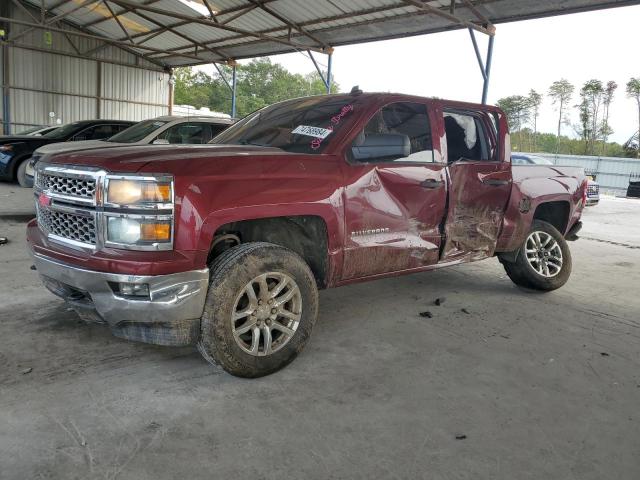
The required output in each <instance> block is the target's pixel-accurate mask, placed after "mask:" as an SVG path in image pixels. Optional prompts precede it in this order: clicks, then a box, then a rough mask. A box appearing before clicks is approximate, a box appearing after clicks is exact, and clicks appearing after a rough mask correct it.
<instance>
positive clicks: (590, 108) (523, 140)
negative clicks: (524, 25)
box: [497, 78, 640, 157]
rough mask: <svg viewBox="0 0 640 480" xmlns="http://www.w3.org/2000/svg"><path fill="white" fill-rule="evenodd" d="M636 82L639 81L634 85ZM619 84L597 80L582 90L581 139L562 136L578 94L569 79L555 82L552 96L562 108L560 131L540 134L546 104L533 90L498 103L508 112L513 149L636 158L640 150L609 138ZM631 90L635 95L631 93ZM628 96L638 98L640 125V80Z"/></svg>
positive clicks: (578, 128) (631, 85)
mask: <svg viewBox="0 0 640 480" xmlns="http://www.w3.org/2000/svg"><path fill="white" fill-rule="evenodd" d="M634 80H635V82H634ZM617 88H618V84H617V83H616V82H614V81H609V82H607V84H606V85H604V84H603V83H602V82H601V81H600V80H597V79H594V80H589V81H588V82H586V83H585V84H584V85H583V86H582V88H581V89H580V103H579V104H578V105H576V106H575V108H576V109H577V111H578V115H579V123H578V124H577V125H574V130H575V133H576V134H578V136H579V137H580V138H570V137H568V136H565V135H561V130H562V125H563V124H569V120H568V115H567V112H568V110H569V102H570V101H571V97H572V95H573V92H574V86H573V85H572V84H571V83H569V82H568V81H567V80H565V79H561V80H558V81H555V82H553V84H552V85H551V87H549V91H548V95H549V97H551V99H552V103H553V104H554V105H556V107H557V109H558V132H557V134H556V135H554V134H551V133H540V132H538V131H537V119H538V115H539V110H540V107H541V105H542V95H540V94H539V93H538V92H536V91H535V90H530V91H529V95H528V96H526V97H523V96H521V95H512V96H509V97H504V98H501V99H500V100H498V102H497V105H498V106H499V107H500V108H501V109H502V110H504V112H505V113H506V115H507V118H508V121H509V130H510V132H511V149H512V151H514V152H544V153H559V154H569V155H601V156H608V157H625V156H636V154H637V153H636V150H635V149H632V148H625V146H623V145H620V144H618V143H615V142H609V141H608V140H607V139H608V137H609V136H610V135H611V134H612V133H613V130H612V129H611V126H610V125H609V107H610V106H611V103H612V102H613V97H614V94H615V91H616V89H617ZM630 91H631V93H630ZM627 95H629V96H630V97H632V98H636V100H637V102H638V114H639V122H640V78H639V79H631V81H630V82H629V83H628V84H627Z"/></svg>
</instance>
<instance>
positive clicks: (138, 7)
mask: <svg viewBox="0 0 640 480" xmlns="http://www.w3.org/2000/svg"><path fill="white" fill-rule="evenodd" d="M112 2H113V3H117V4H118V5H120V6H122V7H136V10H144V11H147V12H150V13H154V14H156V15H164V16H166V17H168V18H177V19H180V20H187V21H189V22H191V23H197V24H199V25H205V26H208V27H212V28H217V29H220V30H225V31H228V32H234V33H238V34H242V35H244V36H247V37H254V38H259V39H260V40H266V41H269V42H274V43H280V44H282V45H287V46H289V47H292V48H295V49H299V50H307V49H311V50H313V51H317V52H323V51H324V49H323V48H321V47H317V46H307V45H302V44H298V43H295V42H292V41H289V40H286V39H283V38H280V37H271V36H269V35H265V34H262V33H259V32H252V31H250V30H245V29H243V28H237V27H232V26H230V25H226V24H225V25H223V24H220V23H216V22H214V21H212V20H209V19H206V18H198V17H193V16H190V15H183V14H181V13H177V12H172V11H170V10H164V9H162V8H156V7H150V6H148V5H140V4H136V3H132V2H130V1H128V0H112Z"/></svg>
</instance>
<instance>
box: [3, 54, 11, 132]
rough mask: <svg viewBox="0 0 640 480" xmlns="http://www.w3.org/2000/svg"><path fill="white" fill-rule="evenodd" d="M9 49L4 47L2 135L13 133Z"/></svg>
mask: <svg viewBox="0 0 640 480" xmlns="http://www.w3.org/2000/svg"><path fill="white" fill-rule="evenodd" d="M9 78H10V76H9V47H8V46H7V45H2V84H3V87H2V133H4V134H5V135H9V134H10V133H11V108H10V105H9V102H10V94H9V93H10V91H11V90H10V88H9Z"/></svg>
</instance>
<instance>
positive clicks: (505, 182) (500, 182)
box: [482, 178, 511, 187]
mask: <svg viewBox="0 0 640 480" xmlns="http://www.w3.org/2000/svg"><path fill="white" fill-rule="evenodd" d="M482 183H484V184H485V185H491V186H492V187H500V186H503V185H509V184H510V183H511V180H496V179H495V178H485V179H484V180H482Z"/></svg>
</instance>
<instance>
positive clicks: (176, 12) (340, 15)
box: [27, 0, 640, 67]
mask: <svg viewBox="0 0 640 480" xmlns="http://www.w3.org/2000/svg"><path fill="white" fill-rule="evenodd" d="M27 3H31V4H32V5H33V6H34V7H36V8H39V7H40V6H41V4H42V2H41V1H40V0H28V2H27ZM451 3H452V2H451V0H433V1H422V0H349V1H338V0H107V1H103V0H71V1H64V2H61V1H60V0H45V1H44V6H45V8H46V9H47V10H48V11H49V13H50V14H51V15H53V16H54V17H59V18H60V19H61V20H64V21H66V22H68V23H69V24H71V25H73V26H75V27H79V28H81V29H83V31H85V32H88V33H91V34H94V35H98V36H100V37H104V39H105V40H106V41H115V42H118V44H122V45H120V46H124V47H126V48H127V49H129V50H132V51H135V52H137V53H139V54H140V55H141V56H143V57H145V58H148V59H149V60H152V61H154V62H156V63H161V64H164V65H166V66H169V67H172V66H179V65H195V64H200V63H209V62H226V61H229V60H232V59H242V58H253V57H260V56H266V55H274V54H279V53H286V52H291V51H295V50H306V49H311V50H314V51H327V47H335V46H340V45H347V44H354V43H364V42H370V41H376V40H384V39H389V38H399V37H407V36H412V35H421V34H428V33H435V32H440V31H445V30H453V29H458V28H465V27H466V26H469V25H472V26H474V28H475V27H477V28H478V29H480V30H482V29H483V28H485V27H489V28H490V26H491V24H494V23H502V22H509V21H516V20H525V19H531V18H540V17H548V16H554V15H561V14H566V13H575V12H581V11H590V10H597V9H602V8H611V7H618V6H626V5H635V4H640V0H537V1H535V2H533V1H531V2H529V1H526V2H525V1H522V0H455V3H454V8H452V5H451ZM436 9H437V11H436ZM452 13H453V15H454V16H455V17H451V16H449V17H448V16H447V15H451V14H452ZM145 47H149V48H148V49H145Z"/></svg>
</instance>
